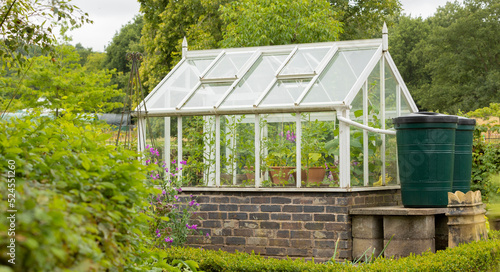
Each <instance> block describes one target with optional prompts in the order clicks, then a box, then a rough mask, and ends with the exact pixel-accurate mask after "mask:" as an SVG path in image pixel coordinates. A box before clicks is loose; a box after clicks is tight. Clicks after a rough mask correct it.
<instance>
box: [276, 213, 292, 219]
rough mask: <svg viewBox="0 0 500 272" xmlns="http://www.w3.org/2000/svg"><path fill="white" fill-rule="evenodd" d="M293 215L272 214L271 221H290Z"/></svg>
mask: <svg viewBox="0 0 500 272" xmlns="http://www.w3.org/2000/svg"><path fill="white" fill-rule="evenodd" d="M290 219H292V215H291V214H289V213H272V214H271V220H290Z"/></svg>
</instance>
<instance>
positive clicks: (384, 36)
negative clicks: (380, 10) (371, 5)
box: [382, 22, 389, 52]
mask: <svg viewBox="0 0 500 272" xmlns="http://www.w3.org/2000/svg"><path fill="white" fill-rule="evenodd" d="M387 50H389V35H388V31H387V25H386V24H385V22H384V26H383V27H382V51H383V52H386V51H387Z"/></svg>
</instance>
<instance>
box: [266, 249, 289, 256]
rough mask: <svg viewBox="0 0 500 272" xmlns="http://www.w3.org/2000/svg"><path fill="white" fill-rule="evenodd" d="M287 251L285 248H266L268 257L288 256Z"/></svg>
mask: <svg viewBox="0 0 500 272" xmlns="http://www.w3.org/2000/svg"><path fill="white" fill-rule="evenodd" d="M286 253H287V252H286V250H285V248H282V247H267V248H266V255H270V256H273V255H274V256H276V255H286Z"/></svg>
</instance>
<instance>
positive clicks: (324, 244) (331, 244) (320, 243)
mask: <svg viewBox="0 0 500 272" xmlns="http://www.w3.org/2000/svg"><path fill="white" fill-rule="evenodd" d="M314 247H315V248H335V241H333V240H314Z"/></svg>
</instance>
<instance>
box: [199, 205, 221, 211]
mask: <svg viewBox="0 0 500 272" xmlns="http://www.w3.org/2000/svg"><path fill="white" fill-rule="evenodd" d="M218 210H219V205H216V204H201V205H200V211H202V212H203V211H207V212H211V211H218Z"/></svg>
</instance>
